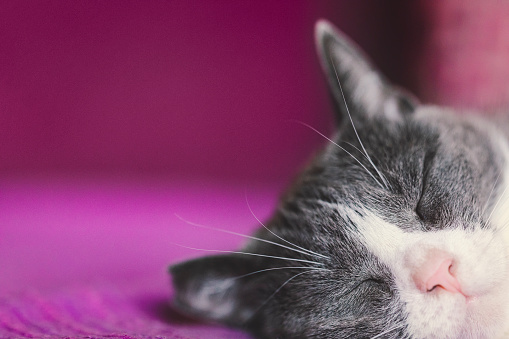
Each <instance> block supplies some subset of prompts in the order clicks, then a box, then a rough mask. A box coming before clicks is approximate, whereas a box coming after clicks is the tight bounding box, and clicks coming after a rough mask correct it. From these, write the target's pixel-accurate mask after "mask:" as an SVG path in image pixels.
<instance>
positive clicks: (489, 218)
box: [484, 185, 509, 226]
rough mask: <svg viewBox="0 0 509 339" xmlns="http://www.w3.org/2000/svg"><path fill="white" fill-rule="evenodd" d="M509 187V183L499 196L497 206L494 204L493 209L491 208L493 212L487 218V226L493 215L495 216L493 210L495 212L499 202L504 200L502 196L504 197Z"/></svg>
mask: <svg viewBox="0 0 509 339" xmlns="http://www.w3.org/2000/svg"><path fill="white" fill-rule="evenodd" d="M508 187H509V185H507V186H506V187H505V188H504V191H503V192H502V194H501V195H500V197H499V198H498V200H497V203H496V204H495V206H493V209H492V210H491V213H490V215H489V216H488V219H486V222H485V223H484V225H485V226H488V223H489V222H490V220H491V217H492V216H493V212H495V210H496V209H497V206H498V204H499V203H500V201H501V200H502V198H503V197H504V195H505V193H506V191H507V188H508Z"/></svg>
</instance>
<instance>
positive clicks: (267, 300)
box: [251, 270, 315, 317]
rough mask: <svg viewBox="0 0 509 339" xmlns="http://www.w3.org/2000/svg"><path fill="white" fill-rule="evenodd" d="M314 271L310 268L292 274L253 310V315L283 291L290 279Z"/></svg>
mask: <svg viewBox="0 0 509 339" xmlns="http://www.w3.org/2000/svg"><path fill="white" fill-rule="evenodd" d="M313 271H315V270H308V271H305V272H300V273H297V274H295V275H294V276H292V277H291V278H290V279H288V280H286V281H285V282H284V283H283V284H282V285H281V286H279V287H278V289H277V290H276V291H274V293H272V294H271V295H270V296H269V297H268V298H267V299H265V301H264V302H263V303H262V304H261V305H260V306H259V307H258V308H257V309H256V311H254V312H253V314H252V315H251V317H253V316H254V315H255V314H256V313H258V311H259V310H260V309H262V307H263V306H265V305H266V304H267V303H268V302H269V301H270V299H272V298H273V297H274V296H275V295H276V294H277V293H278V292H279V291H281V289H282V288H283V287H285V286H286V285H287V284H288V283H289V282H290V281H292V280H293V279H295V278H297V277H298V276H300V275H302V274H305V273H309V272H313Z"/></svg>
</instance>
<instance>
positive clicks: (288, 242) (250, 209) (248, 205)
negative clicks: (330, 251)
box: [245, 192, 330, 259]
mask: <svg viewBox="0 0 509 339" xmlns="http://www.w3.org/2000/svg"><path fill="white" fill-rule="evenodd" d="M245 198H246V204H247V208H248V209H249V212H251V215H252V216H253V217H254V218H255V219H256V221H258V223H259V224H260V225H261V226H262V227H263V228H265V229H266V230H267V231H269V232H270V233H271V234H272V235H273V236H275V237H276V238H278V239H279V240H282V241H284V242H286V243H287V244H290V245H292V246H295V247H296V248H298V249H300V250H302V251H304V252H306V253H307V254H308V255H315V256H318V257H322V258H326V259H330V258H329V257H328V256H326V255H323V254H320V253H317V252H314V251H311V250H308V249H306V248H304V247H300V246H298V245H295V244H294V243H292V242H290V241H288V240H286V239H283V238H282V237H280V236H279V235H277V234H276V233H274V232H272V231H271V230H270V229H269V228H268V227H267V226H265V225H264V224H263V222H262V221H261V220H260V219H259V218H258V217H257V216H256V215H255V214H254V212H253V209H252V208H251V205H250V204H249V200H248V199H247V192H246V193H245ZM294 251H297V250H295V249H294ZM297 252H299V251H297Z"/></svg>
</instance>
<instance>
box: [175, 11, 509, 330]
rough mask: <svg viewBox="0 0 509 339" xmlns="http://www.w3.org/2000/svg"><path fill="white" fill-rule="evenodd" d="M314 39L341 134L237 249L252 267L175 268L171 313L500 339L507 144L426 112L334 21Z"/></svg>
mask: <svg viewBox="0 0 509 339" xmlns="http://www.w3.org/2000/svg"><path fill="white" fill-rule="evenodd" d="M316 40H317V47H318V54H319V56H320V58H321V62H322V66H323V69H324V71H325V73H326V76H327V81H328V83H329V86H330V89H331V93H332V95H333V99H334V100H333V102H334V104H335V106H336V111H337V133H336V135H335V136H334V137H333V138H331V139H329V142H328V143H327V145H326V147H325V148H324V149H323V150H322V152H321V153H320V154H318V155H317V156H316V158H315V159H314V161H313V162H312V163H311V164H310V165H309V167H308V168H307V169H306V170H304V171H303V173H301V174H300V176H299V177H298V178H297V180H296V181H295V183H294V185H293V186H292V187H291V188H290V189H289V190H288V191H287V192H286V193H285V195H284V196H283V197H282V199H281V202H280V204H279V206H278V208H277V210H276V211H275V213H274V215H273V217H272V218H271V220H269V222H267V223H266V224H265V226H266V227H265V228H263V227H262V228H261V229H260V230H259V231H258V232H257V233H256V234H255V236H256V238H257V239H252V240H251V241H250V242H249V243H248V244H247V245H246V246H245V248H243V249H242V251H243V252H245V253H252V254H255V255H243V254H230V255H221V256H211V257H205V258H202V259H198V260H193V261H189V262H185V263H182V264H178V265H175V266H173V267H172V268H171V274H172V277H173V284H174V286H175V291H176V296H175V299H174V305H175V306H176V308H177V309H179V310H180V311H182V312H184V313H187V314H190V315H193V316H196V317H199V318H203V319H208V320H213V321H218V322H221V323H224V324H227V325H231V326H236V327H241V328H244V329H246V330H248V331H250V332H252V333H253V334H255V335H257V336H259V337H264V338H276V337H278V338H309V337H316V338H345V337H352V338H370V337H371V338H382V337H383V338H405V337H406V338H482V337H484V338H493V337H496V336H501V335H502V334H503V333H504V331H507V330H508V329H509V326H508V325H506V324H509V322H508V320H509V312H508V311H509V306H508V305H509V300H508V299H509V298H508V296H509V293H508V292H509V291H508V288H509V287H508V286H507V284H506V281H507V279H508V277H509V263H508V260H509V258H508V253H507V247H508V246H507V245H508V244H509V231H506V228H507V227H506V226H507V224H508V223H509V192H507V191H509V190H507V191H506V187H507V186H508V185H509V165H508V161H509V148H508V146H507V143H506V140H505V137H504V136H503V135H502V134H501V133H500V132H498V131H497V129H496V128H495V127H494V126H492V125H491V124H489V123H488V122H486V121H483V120H481V119H480V118H475V117H466V116H464V117H460V116H457V115H455V114H454V112H450V111H448V110H446V109H444V108H440V107H432V106H426V105H421V104H419V103H418V102H417V100H416V99H415V98H413V97H412V96H411V95H409V94H407V93H405V92H404V91H402V90H400V89H397V88H396V87H394V86H392V85H391V84H389V83H387V82H386V81H385V80H384V79H383V77H382V76H381V75H380V74H379V73H378V72H377V71H376V70H375V69H374V68H373V67H372V65H371V64H370V63H369V61H368V60H367V59H366V57H364V56H363V54H362V52H360V51H359V50H358V49H357V48H356V47H355V45H354V44H353V43H352V42H350V41H349V40H348V39H347V38H346V37H344V36H342V35H341V33H339V32H338V31H336V30H335V29H334V28H333V27H332V26H331V25H330V24H329V23H327V22H324V21H321V22H319V23H318V24H317V28H316ZM506 211H508V212H506Z"/></svg>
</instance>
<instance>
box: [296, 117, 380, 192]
mask: <svg viewBox="0 0 509 339" xmlns="http://www.w3.org/2000/svg"><path fill="white" fill-rule="evenodd" d="M292 121H295V122H296V123H299V124H301V125H303V126H306V127H307V128H309V129H311V130H312V131H314V132H316V133H317V134H318V135H320V136H321V137H323V138H325V139H326V140H327V141H329V142H330V143H332V144H333V145H334V146H336V147H338V148H339V149H341V150H342V151H344V152H345V153H346V154H348V155H349V156H351V157H352V158H353V159H354V160H355V161H356V162H357V163H358V164H359V165H361V167H362V168H363V169H364V170H365V171H366V172H367V173H368V174H369V175H370V176H371V177H372V178H373V179H374V180H375V181H376V183H377V184H378V186H380V188H384V186H383V185H382V184H381V183H380V181H379V180H378V179H377V178H375V176H374V175H373V174H372V173H371V172H370V171H369V170H368V169H367V168H366V166H364V164H363V163H362V162H360V161H359V159H357V158H356V157H355V156H354V155H353V154H352V153H350V152H348V151H347V150H346V149H345V148H344V147H342V146H341V145H339V144H338V143H337V142H335V141H334V140H332V139H330V138H329V137H327V136H326V135H324V134H323V133H321V132H320V131H318V130H317V129H315V128H314V127H312V126H310V125H308V124H306V123H305V122H302V121H299V120H292ZM358 150H359V149H358ZM359 151H360V150H359ZM361 154H362V155H363V156H364V157H365V158H366V159H368V161H370V162H371V159H369V157H367V156H366V154H364V153H363V152H361ZM373 166H374V165H373ZM382 181H383V179H382ZM384 183H385V182H384ZM385 188H388V187H387V186H385Z"/></svg>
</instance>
